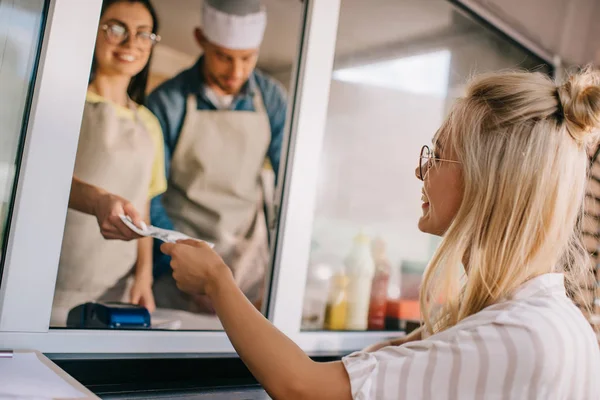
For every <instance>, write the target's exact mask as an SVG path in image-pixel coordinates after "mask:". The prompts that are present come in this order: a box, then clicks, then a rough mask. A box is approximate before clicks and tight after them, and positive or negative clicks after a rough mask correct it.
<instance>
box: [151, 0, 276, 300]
mask: <svg viewBox="0 0 600 400" xmlns="http://www.w3.org/2000/svg"><path fill="white" fill-rule="evenodd" d="M202 11H203V13H202V27H201V28H197V29H196V31H195V36H196V40H197V42H198V44H199V45H200V46H201V47H202V49H203V50H204V54H203V56H202V57H201V58H200V59H199V60H198V62H197V63H196V64H195V65H194V66H193V67H192V68H190V69H188V70H186V71H183V72H182V73H180V74H179V75H177V76H176V77H174V78H173V79H171V80H169V81H167V82H165V83H164V84H162V85H161V86H160V87H158V88H157V89H156V90H155V91H154V92H153V93H152V94H151V95H150V96H149V97H148V101H147V106H148V108H149V109H150V110H151V111H152V112H153V113H154V114H155V115H156V116H157V118H158V119H159V121H160V123H161V125H162V129H163V133H164V136H165V153H166V162H165V164H166V169H167V177H168V189H167V191H166V193H165V194H163V195H162V196H159V197H157V198H155V199H154V200H153V201H152V207H151V220H152V224H153V225H156V226H159V227H162V228H166V229H175V230H178V231H180V232H183V233H185V234H187V235H189V236H192V237H195V238H199V239H204V240H208V241H212V242H214V243H215V249H216V250H217V251H218V252H219V253H220V254H221V256H222V257H223V258H224V259H226V260H227V261H228V264H229V265H230V266H231V268H232V269H233V271H234V275H235V277H236V279H237V281H238V284H239V285H240V287H241V288H242V290H244V292H245V293H246V294H247V296H248V297H249V298H250V299H251V300H253V301H258V300H259V299H260V297H261V291H262V283H263V281H264V276H265V270H266V268H267V264H268V260H269V247H268V236H267V231H268V230H267V222H266V218H265V212H264V210H265V203H267V204H268V203H269V202H271V201H272V200H273V199H272V198H270V197H271V196H269V195H265V192H267V193H268V192H270V191H269V190H265V184H266V185H268V182H266V181H265V179H261V178H263V177H264V176H265V175H264V165H265V159H266V158H268V160H269V161H270V164H271V165H272V169H273V171H275V172H277V171H278V169H279V160H280V153H281V145H282V140H283V129H284V124H285V118H286V109H287V102H286V98H285V94H284V92H283V89H282V88H281V86H280V85H279V84H278V83H276V82H275V80H273V79H272V78H270V77H268V76H266V75H265V74H263V73H261V72H260V71H258V70H256V69H255V67H256V62H257V59H258V53H259V47H260V44H261V42H262V38H263V34H264V31H265V27H266V21H267V16H266V11H265V8H264V6H263V5H261V3H260V0H205V1H204V4H203V9H202ZM271 180H272V179H271ZM267 181H268V180H267ZM271 186H272V183H271ZM155 248H156V250H157V246H155ZM154 259H155V260H156V264H155V276H156V277H157V279H156V284H155V297H156V301H157V306H159V307H170V308H183V309H192V310H194V309H197V305H198V303H199V300H198V299H190V298H186V297H185V296H184V295H182V294H181V293H179V292H178V291H177V290H176V288H175V286H174V283H173V281H172V279H171V277H170V275H171V274H170V268H169V266H168V263H169V259H166V258H165V256H164V255H162V254H161V253H160V252H159V251H155V257H154ZM194 300H195V301H194ZM200 302H201V301H200ZM201 308H202V307H201ZM198 310H200V309H198Z"/></svg>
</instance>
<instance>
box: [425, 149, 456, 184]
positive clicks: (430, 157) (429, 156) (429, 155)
mask: <svg viewBox="0 0 600 400" xmlns="http://www.w3.org/2000/svg"><path fill="white" fill-rule="evenodd" d="M434 161H445V162H450V163H454V164H460V161H454V160H446V159H443V158H438V157H436V156H435V154H434V153H433V151H432V150H431V149H430V148H429V146H427V145H425V146H423V147H421V154H420V155H419V179H421V180H424V179H425V174H426V173H427V171H429V168H431V166H432V165H433V162H434Z"/></svg>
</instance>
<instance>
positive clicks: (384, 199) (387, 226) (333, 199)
mask: <svg viewBox="0 0 600 400" xmlns="http://www.w3.org/2000/svg"><path fill="white" fill-rule="evenodd" d="M445 102H446V99H445V97H442V96H439V97H436V96H433V95H418V94H414V93H407V92H404V91H400V90H393V89H386V88H381V87H375V86H368V85H364V84H353V83H346V82H340V81H336V80H334V81H333V82H332V86H331V95H330V102H329V110H328V117H327V127H326V131H325V139H324V144H323V153H322V154H321V155H319V154H315V157H320V164H321V167H320V179H319V187H318V191H317V193H318V197H317V208H316V216H315V226H314V234H313V239H314V240H315V241H316V243H317V244H318V247H319V249H321V250H319V249H317V250H316V251H317V252H319V251H323V252H326V253H327V257H333V258H337V259H338V260H341V259H342V258H343V257H344V256H345V254H346V253H347V251H348V250H349V247H350V245H351V243H352V238H353V236H354V235H356V234H357V233H358V232H359V230H361V229H362V230H363V231H364V232H365V233H367V234H370V235H372V236H376V235H381V236H382V237H383V238H384V239H385V240H386V241H387V242H388V249H389V256H390V259H391V261H392V263H393V264H394V265H397V264H398V263H399V262H400V261H401V260H402V259H408V260H413V261H426V260H427V259H428V258H429V256H430V254H431V238H430V237H429V236H428V235H425V234H423V233H421V232H419V231H418V229H417V222H418V219H419V217H420V215H421V182H420V181H419V180H417V178H416V177H415V167H416V166H417V160H418V156H419V151H420V148H421V146H422V145H423V144H427V143H431V138H432V137H433V135H434V133H435V132H436V130H437V128H438V127H439V126H440V124H441V122H442V120H443V117H444V108H445ZM314 256H315V257H316V258H319V257H320V256H321V255H319V254H315V255H314ZM323 256H325V255H323Z"/></svg>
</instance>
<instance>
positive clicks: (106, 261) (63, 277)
mask: <svg viewBox="0 0 600 400" xmlns="http://www.w3.org/2000/svg"><path fill="white" fill-rule="evenodd" d="M134 112H135V111H134ZM154 153H155V148H154V144H153V142H152V138H151V137H150V134H149V133H148V131H147V130H146V128H145V127H144V125H143V123H142V122H141V121H140V120H139V118H137V114H136V118H135V119H134V120H132V119H129V118H124V117H120V116H118V115H117V110H116V109H115V108H114V106H113V105H111V104H109V103H105V102H98V103H93V102H86V104H85V109H84V113H83V121H82V125H81V133H80V136H79V144H78V148H77V158H76V160H75V170H74V175H75V176H76V177H78V178H79V179H81V180H82V181H84V182H86V183H89V184H92V185H95V186H98V187H100V188H102V189H104V190H106V191H108V192H110V193H113V194H116V195H119V196H121V197H123V198H125V199H127V200H129V201H130V202H131V203H132V204H133V205H134V206H135V207H136V209H137V210H140V211H141V210H144V209H145V208H146V207H147V203H148V188H149V187H150V182H151V179H152V164H153V160H154ZM136 258H137V241H130V242H124V241H119V240H105V239H104V238H103V237H102V235H101V233H100V228H99V227H98V222H97V220H96V217H95V216H91V215H87V214H83V213H81V212H79V211H75V210H71V209H69V210H68V212H67V219H66V223H65V233H64V236H63V243H62V250H61V255H60V263H59V269H58V278H57V283H56V292H55V294H54V304H53V315H52V323H53V324H54V325H57V324H58V325H62V324H64V323H65V318H66V312H68V310H69V309H70V308H72V307H74V306H76V305H78V304H81V303H84V302H87V301H94V300H97V299H100V298H102V300H115V301H118V300H126V297H127V296H126V295H127V293H123V292H124V290H125V288H124V285H123V283H122V282H121V283H120V284H119V285H118V286H120V287H121V288H122V289H120V290H118V291H115V290H114V289H113V290H112V291H111V290H110V289H111V288H113V287H115V286H116V285H117V283H118V282H119V281H120V280H122V278H123V279H125V278H126V276H127V275H128V274H129V273H130V271H131V270H132V268H133V266H134V264H135V261H136ZM116 292H119V293H116ZM108 293H110V295H109V296H108V297H111V298H105V297H106V294H108ZM103 295H104V296H103Z"/></svg>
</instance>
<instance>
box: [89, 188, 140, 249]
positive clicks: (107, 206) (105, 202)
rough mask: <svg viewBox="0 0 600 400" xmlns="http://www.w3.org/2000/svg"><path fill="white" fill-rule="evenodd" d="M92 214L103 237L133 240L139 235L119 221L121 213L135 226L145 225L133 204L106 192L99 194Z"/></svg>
mask: <svg viewBox="0 0 600 400" xmlns="http://www.w3.org/2000/svg"><path fill="white" fill-rule="evenodd" d="M94 214H95V215H96V219H97V220H98V225H99V226H100V232H101V233H102V236H104V238H105V239H117V240H133V239H139V238H140V237H141V236H140V235H138V234H137V233H135V232H134V231H132V230H131V229H129V228H128V227H127V225H125V224H124V223H123V221H121V215H126V216H129V217H130V218H131V220H132V221H133V223H134V224H135V225H136V226H138V227H140V228H143V227H144V225H145V224H144V221H143V219H142V217H141V216H140V214H139V212H138V211H137V210H136V209H135V207H134V206H133V204H131V203H130V202H129V201H127V200H125V199H124V198H122V197H120V196H117V195H114V194H111V193H107V192H105V193H101V194H99V195H98V196H97V199H96V201H95V202H94Z"/></svg>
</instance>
